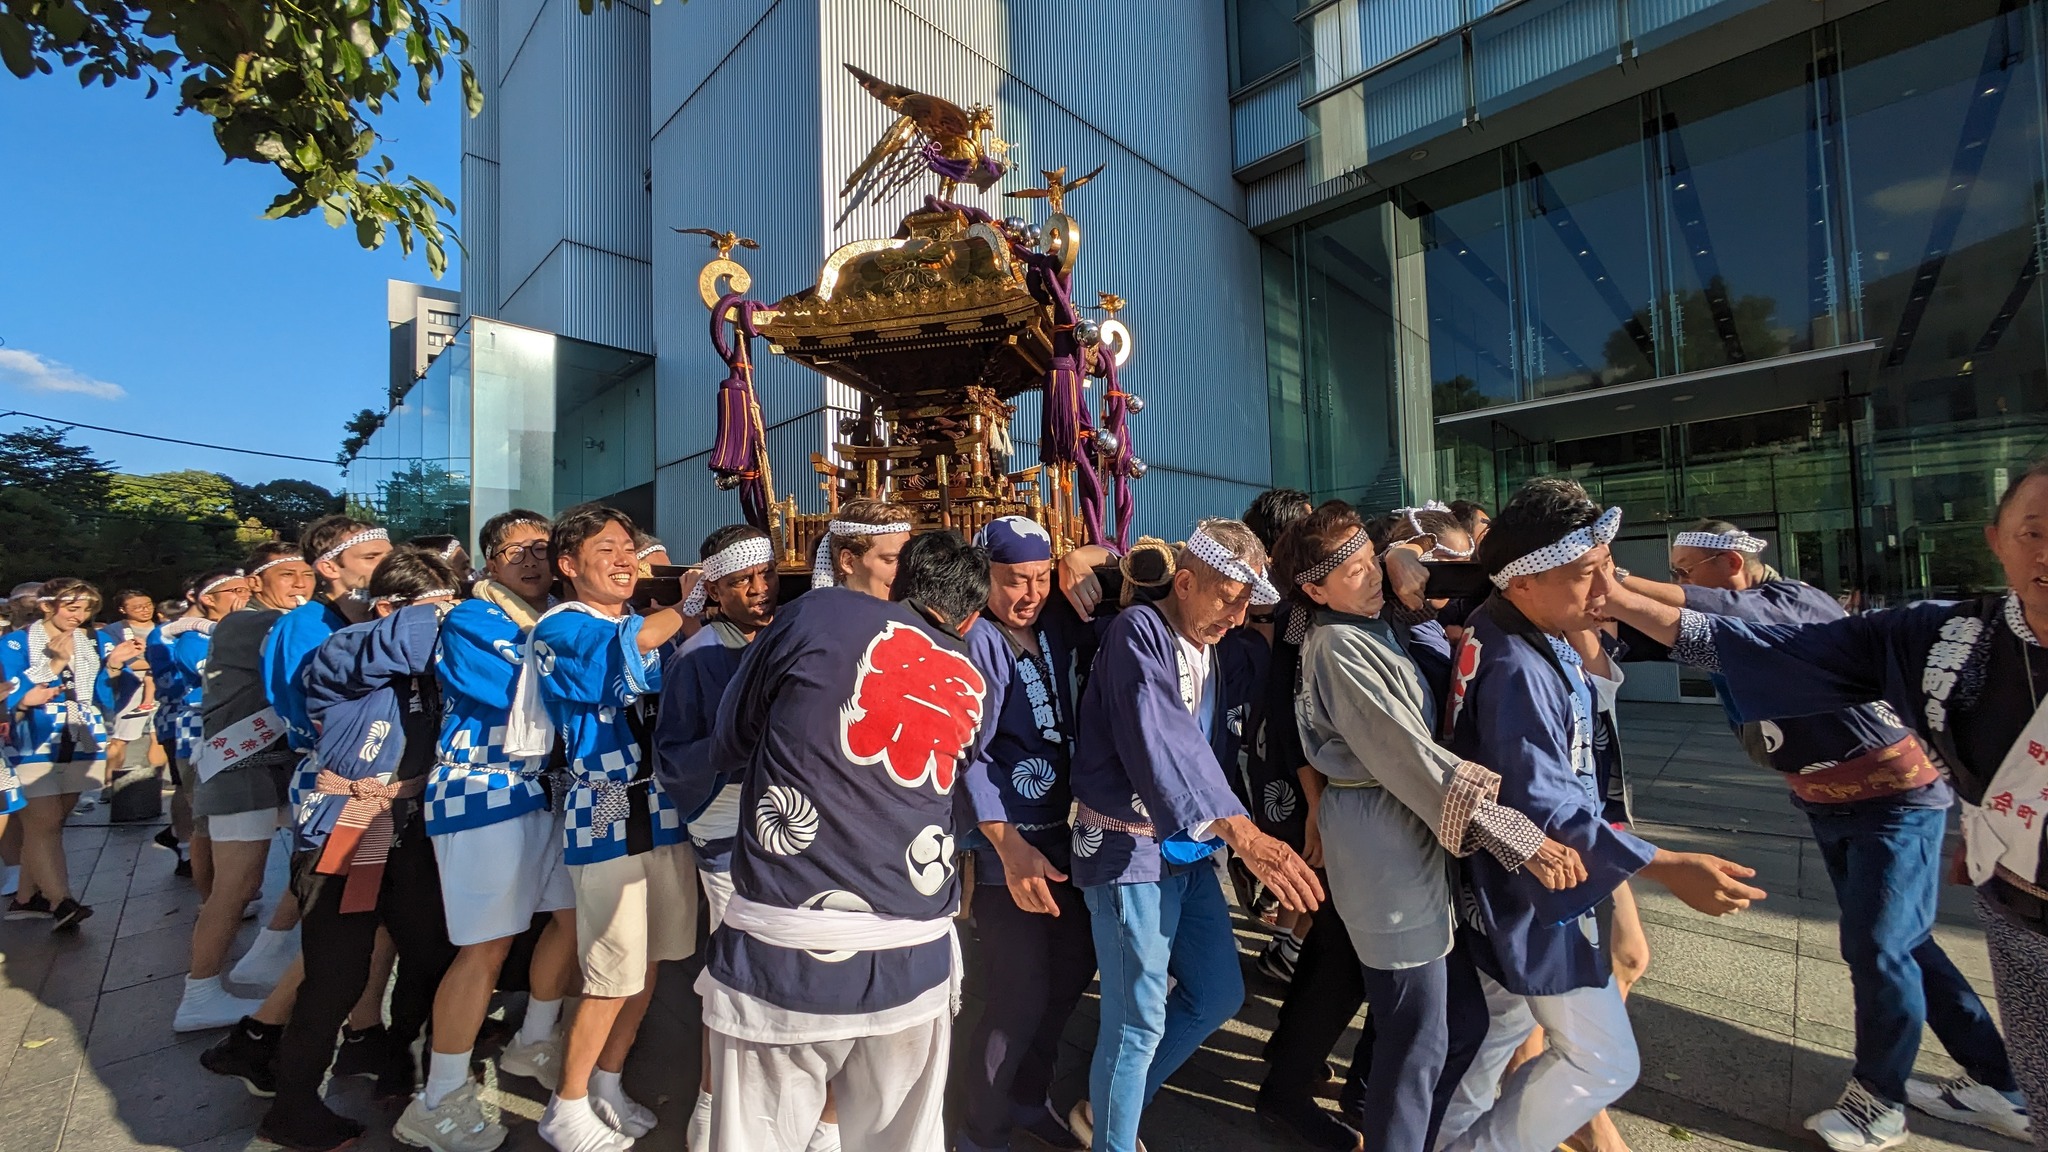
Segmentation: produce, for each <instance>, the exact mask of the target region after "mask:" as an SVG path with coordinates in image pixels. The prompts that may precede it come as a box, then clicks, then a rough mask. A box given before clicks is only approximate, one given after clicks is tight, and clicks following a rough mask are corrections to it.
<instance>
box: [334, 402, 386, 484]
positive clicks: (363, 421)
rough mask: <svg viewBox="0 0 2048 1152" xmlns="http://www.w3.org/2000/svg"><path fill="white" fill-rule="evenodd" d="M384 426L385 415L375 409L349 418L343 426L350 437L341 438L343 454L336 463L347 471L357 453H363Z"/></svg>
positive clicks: (363, 411)
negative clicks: (365, 446)
mask: <svg viewBox="0 0 2048 1152" xmlns="http://www.w3.org/2000/svg"><path fill="white" fill-rule="evenodd" d="M383 426H384V414H383V413H381V412H378V411H375V410H374V409H370V408H365V409H363V410H362V411H360V412H357V413H356V414H355V415H353V416H351V417H349V418H348V423H346V424H343V425H342V426H341V429H342V431H344V432H346V433H348V435H346V436H343V437H342V438H341V454H340V455H338V456H336V457H335V458H334V462H335V463H337V464H339V465H341V466H342V468H343V469H344V470H346V469H347V468H348V466H349V465H350V464H352V463H354V462H355V458H356V453H358V452H361V451H362V450H363V446H364V445H366V444H368V443H369V442H370V437H372V436H375V435H376V434H377V429H379V428H382V427H383Z"/></svg>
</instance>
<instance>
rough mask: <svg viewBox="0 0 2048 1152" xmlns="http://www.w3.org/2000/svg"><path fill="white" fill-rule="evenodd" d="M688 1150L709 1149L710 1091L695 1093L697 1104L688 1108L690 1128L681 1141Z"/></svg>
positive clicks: (699, 1150)
mask: <svg viewBox="0 0 2048 1152" xmlns="http://www.w3.org/2000/svg"><path fill="white" fill-rule="evenodd" d="M683 1146H684V1147H686V1148H688V1149H689V1152H710V1150H711V1093H709V1092H699V1093H697V1106H696V1107H695V1108H693V1109H691V1110H690V1130H689V1133H688V1135H687V1136H686V1137H685V1139H684V1141H683Z"/></svg>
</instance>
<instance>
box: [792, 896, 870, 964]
mask: <svg viewBox="0 0 2048 1152" xmlns="http://www.w3.org/2000/svg"><path fill="white" fill-rule="evenodd" d="M798 907H800V908H822V909H824V910H825V911H827V912H873V911H874V910H875V906H874V905H872V904H870V903H868V902H867V901H865V900H863V899H861V898H860V897H858V896H856V895H854V894H853V893H851V892H848V891H846V890H845V889H843V888H828V889H826V890H825V891H823V892H820V893H818V894H817V895H816V896H813V897H811V898H810V899H808V900H806V901H804V902H803V903H802V904H800V905H798ZM806 951H807V952H809V953H810V957H811V959H813V960H822V961H824V962H825V963H827V964H837V963H839V962H841V961H843V960H849V959H852V958H853V957H854V956H857V955H859V953H857V952H854V951H850V950H849V951H844V952H816V951H811V950H809V949H806Z"/></svg>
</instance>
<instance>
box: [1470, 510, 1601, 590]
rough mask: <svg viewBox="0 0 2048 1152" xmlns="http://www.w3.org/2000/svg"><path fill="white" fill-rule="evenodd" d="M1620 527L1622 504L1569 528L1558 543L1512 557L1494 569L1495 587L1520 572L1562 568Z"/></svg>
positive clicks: (1503, 585) (1527, 574) (1498, 586)
mask: <svg viewBox="0 0 2048 1152" xmlns="http://www.w3.org/2000/svg"><path fill="white" fill-rule="evenodd" d="M1619 531H1621V509H1620V508H1619V507H1614V508H1609V509H1608V510H1607V511H1606V512H1603V513H1601V515H1600V518H1599V519H1598V520H1595V521H1593V522H1592V523H1591V524H1588V525H1586V526H1585V527H1583V528H1578V529H1574V530H1573V531H1571V532H1567V533H1566V534H1565V535H1564V538H1563V539H1561V540H1559V541H1558V542H1557V543H1555V544H1551V545H1549V546H1547V547H1543V548H1538V549H1537V550H1535V551H1534V552H1531V553H1529V554H1528V555H1526V556H1523V557H1521V558H1519V559H1516V560H1510V561H1509V562H1508V563H1507V564H1506V565H1505V566H1504V567H1502V568H1501V570H1500V571H1498V572H1496V573H1494V574H1493V575H1492V576H1491V577H1490V579H1491V580H1492V581H1493V586H1494V587H1495V588H1506V587H1507V586H1508V581H1510V580H1512V579H1514V578H1515V577H1517V576H1535V575H1537V574H1539V573H1542V572H1548V571H1550V570H1551V569H1552V568H1562V567H1564V566H1565V565H1566V564H1569V563H1571V562H1572V561H1574V560H1577V559H1578V558H1579V557H1581V556H1584V555H1585V554H1586V553H1588V552H1591V551H1592V550H1593V549H1595V548H1598V547H1599V546H1600V545H1602V544H1606V543H1608V542H1609V541H1611V540H1613V539H1614V534H1615V533H1617V532H1619Z"/></svg>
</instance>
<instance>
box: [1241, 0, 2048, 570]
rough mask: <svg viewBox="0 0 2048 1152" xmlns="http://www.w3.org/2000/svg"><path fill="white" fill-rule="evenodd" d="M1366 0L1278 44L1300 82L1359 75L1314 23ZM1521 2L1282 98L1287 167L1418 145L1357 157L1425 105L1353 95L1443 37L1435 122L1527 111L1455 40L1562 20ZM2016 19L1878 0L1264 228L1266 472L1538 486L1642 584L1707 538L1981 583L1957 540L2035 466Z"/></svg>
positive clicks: (1335, 485) (2036, 306) (2028, 65)
mask: <svg viewBox="0 0 2048 1152" xmlns="http://www.w3.org/2000/svg"><path fill="white" fill-rule="evenodd" d="M1588 6H1590V5H1588ZM1371 7H1375V6H1374V5H1373V4H1371V3H1369V2H1368V0H1356V2H1355V3H1354V0H1344V2H1343V3H1341V4H1338V5H1332V6H1331V7H1330V8H1328V9H1324V10H1322V11H1319V12H1318V13H1316V15H1315V18H1314V19H1309V20H1308V21H1307V22H1308V24H1309V25H1310V26H1311V28H1312V29H1313V30H1314V31H1313V32H1312V36H1313V37H1314V38H1315V43H1314V44H1313V45H1311V50H1310V51H1308V52H1306V53H1305V54H1304V69H1305V71H1306V72H1307V73H1309V75H1310V79H1309V80H1308V81H1306V82H1305V83H1307V84H1309V85H1310V86H1312V87H1317V88H1318V89H1320V88H1326V87H1332V86H1334V85H1336V84H1337V83H1338V82H1339V81H1342V80H1343V79H1344V78H1345V77H1346V76H1348V75H1353V74H1356V73H1357V72H1358V71H1359V70H1360V69H1361V68H1363V69H1370V68H1371V67H1373V65H1374V63H1375V61H1374V59H1373V55H1374V51H1375V50H1374V48H1373V45H1372V43H1371V40H1370V37H1369V36H1368V37H1365V38H1364V39H1359V38H1358V37H1359V35H1362V33H1357V34H1354V33H1348V32H1347V31H1346V27H1345V26H1344V25H1343V23H1342V19H1341V18H1342V17H1343V16H1344V14H1345V13H1344V12H1343V11H1339V10H1340V9H1344V10H1346V11H1348V10H1350V9H1353V8H1357V9H1360V10H1362V9H1364V8H1371ZM1381 7H1383V5H1382V6H1381ZM1407 7H1409V8H1425V7H1429V6H1427V5H1413V4H1410V5H1407ZM1452 7H1455V5H1453V6H1452ZM1522 7H1523V8H1525V9H1526V12H1525V14H1524V15H1523V16H1521V17H1518V18H1517V19H1518V20H1519V21H1520V23H1519V24H1506V23H1503V24H1499V25H1490V24H1487V25H1478V26H1476V29H1477V30H1475V31H1472V32H1468V33H1467V34H1466V35H1465V36H1464V39H1463V40H1462V41H1460V40H1459V39H1458V38H1457V37H1453V38H1452V39H1451V40H1448V41H1442V42H1439V43H1438V44H1437V45H1436V46H1435V47H1426V48H1424V49H1422V50H1421V51H1420V52H1419V53H1417V54H1415V55H1413V56H1411V57H1408V58H1406V59H1405V60H1403V61H1400V62H1398V63H1397V64H1395V65H1393V66H1392V67H1391V69H1382V70H1381V71H1380V72H1368V73H1367V74H1366V76H1365V79H1364V80H1363V81H1361V82H1359V83H1355V84H1352V85H1351V86H1350V87H1348V88H1338V89H1337V92H1338V94H1339V95H1340V96H1341V95H1343V94H1344V93H1358V94H1359V100H1360V107H1359V108H1358V109H1354V110H1353V111H1346V112H1342V113H1339V112H1335V111H1331V112H1328V113H1325V114H1322V115H1321V117H1320V119H1317V118H1316V117H1317V113H1316V108H1317V107H1318V106H1319V105H1315V104H1307V105H1305V106H1304V111H1305V112H1307V113H1309V114H1310V116H1311V118H1312V119H1314V120H1315V123H1316V132H1317V135H1315V136H1311V138H1310V139H1309V142H1308V156H1309V166H1310V167H1311V168H1316V167H1317V166H1318V165H1319V164H1320V165H1323V166H1324V167H1326V168H1330V169H1331V170H1341V169H1342V168H1343V167H1344V164H1347V163H1354V160H1352V159H1344V160H1341V161H1340V162H1336V163H1333V162H1331V161H1330V159H1329V157H1330V155H1331V154H1332V152H1333V150H1336V149H1340V148H1342V147H1345V146H1347V145H1345V144H1344V140H1343V139H1342V138H1338V137H1335V136H1334V135H1333V133H1332V124H1333V123H1335V122H1338V121H1339V120H1341V119H1342V118H1344V117H1350V116H1352V115H1353V114H1354V112H1355V113H1356V114H1357V115H1358V116H1359V117H1361V118H1362V119H1361V120H1360V124H1361V127H1360V128H1359V129H1358V135H1357V140H1358V141H1361V143H1358V145H1357V147H1358V149H1359V152H1358V156H1357V157H1356V158H1355V162H1362V161H1363V156H1364V151H1363V150H1364V149H1365V148H1366V147H1367V146H1368V145H1369V144H1372V143H1374V142H1389V143H1392V144H1394V145H1400V144H1403V143H1405V142H1407V141H1408V140H1411V139H1422V138H1424V137H1425V136H1427V135H1429V134H1430V133H1431V132H1436V131H1440V125H1439V126H1436V127H1429V126H1428V125H1425V129H1426V130H1425V129H1418V131H1420V132H1422V135H1416V136H1403V135H1400V134H1398V133H1396V134H1393V135H1386V134H1385V133H1384V132H1380V133H1378V134H1376V130H1375V129H1374V127H1373V125H1374V123H1375V119H1374V118H1375V117H1376V116H1381V115H1383V113H1382V111H1380V108H1381V107H1382V106H1384V107H1385V108H1395V107H1397V106H1398V107H1400V108H1411V109H1412V108H1416V107H1421V105H1419V104H1416V103H1415V102H1413V101H1410V102H1408V103H1406V104H1402V103H1400V102H1398V101H1386V102H1383V105H1376V104H1375V101H1374V96H1373V93H1374V91H1375V90H1376V89H1375V88H1374V85H1375V84H1378V85H1381V86H1382V87H1384V86H1386V85H1393V84H1397V83H1420V82H1421V81H1419V80H1416V79H1415V77H1419V76H1423V75H1425V74H1426V72H1427V70H1428V69H1429V68H1430V67H1432V66H1433V65H1432V64H1431V59H1430V58H1431V54H1432V53H1436V52H1439V51H1442V50H1444V49H1443V45H1444V44H1446V43H1448V44H1450V45H1451V48H1450V49H1448V51H1451V52H1453V53H1454V54H1458V55H1459V56H1460V61H1459V68H1460V70H1461V71H1460V75H1461V76H1462V77H1464V78H1465V79H1464V80H1463V81H1461V83H1463V84H1465V85H1467V87H1466V88H1464V89H1462V90H1461V92H1460V93H1459V94H1457V97H1456V99H1455V100H1453V101H1451V104H1452V105H1458V106H1461V107H1462V106H1463V105H1462V104H1460V102H1461V101H1474V100H1476V101H1477V102H1478V104H1479V105H1480V110H1481V113H1482V114H1484V113H1485V111H1486V107H1485V103H1486V99H1487V98H1489V93H1493V94H1496V95H1500V96H1501V98H1503V99H1504V98H1505V95H1504V94H1506V93H1509V92H1517V91H1519V92H1526V90H1527V89H1528V88H1529V86H1530V85H1532V84H1533V85H1537V86H1538V87H1541V86H1542V85H1541V84H1538V82H1537V79H1535V78H1533V77H1528V76H1517V75H1514V74H1512V73H1513V70H1512V69H1508V68H1506V67H1505V65H1502V67H1501V68H1498V69H1495V71H1497V72H1500V73H1501V74H1500V75H1490V74H1489V72H1488V65H1487V63H1486V60H1485V59H1483V56H1484V53H1481V52H1480V47H1481V43H1480V42H1481V41H1485V40H1487V39H1488V38H1489V37H1493V38H1496V39H1501V38H1507V37H1511V36H1513V35H1514V34H1515V32H1514V30H1515V28H1516V27H1520V26H1522V25H1526V24H1528V23H1530V22H1531V21H1534V20H1537V19H1538V18H1539V17H1540V18H1544V19H1552V20H1562V19H1565V17H1564V16H1561V15H1559V13H1568V11H1569V10H1570V9H1572V8H1573V6H1572V5H1568V4H1553V3H1546V2H1541V0H1531V2H1529V3H1527V4H1525V5H1523V6H1522ZM1605 7H1606V9H1612V8H1613V4H1612V0H1606V3H1605ZM1624 7H1625V8H1626V9H1627V10H1628V11H1629V12H1636V11H1637V10H1638V9H1640V10H1642V13H1647V14H1654V13H1653V10H1662V9H1665V8H1674V7H1677V5H1673V4H1663V5H1657V4H1648V3H1634V2H1631V3H1629V4H1627V5H1625V6H1624ZM1325 13H1327V14H1328V15H1327V16H1325ZM1546 14H1548V15H1546ZM2044 14H2048V12H2044V4H2043V3H2040V2H2025V3H2023V2H2018V0H1950V2H1948V3H1944V4H1939V5H1936V4H1923V3H1915V2H1913V0H1888V2H1886V3H1881V4H1877V5H1874V6H1871V7H1868V8H1865V9H1863V10H1861V11H1859V12H1855V13H1853V14H1851V15H1848V16H1845V17H1843V18H1842V19H1839V20H1836V21H1834V22H1832V23H1828V24H1824V25H1821V26H1820V27H1818V28H1816V29H1813V30H1811V31H1809V32H1802V33H1800V34H1798V35H1797V36H1794V37H1792V38H1790V39H1785V40H1781V41H1779V42H1777V43H1775V44H1771V45H1769V46H1767V47H1764V48H1762V49H1760V50H1756V51H1752V52H1749V53H1747V54H1745V55H1742V56H1739V57H1736V58H1734V59H1732V60H1728V61H1727V62H1725V63H1721V64H1718V65H1715V66H1713V67H1710V68H1706V69H1704V70H1700V71H1695V72H1692V73H1691V74H1689V75H1683V76H1681V77H1679V78H1677V79H1673V80H1670V81H1669V82H1667V83H1664V84H1662V85H1661V86H1659V87H1656V88H1654V89H1652V90H1650V91H1647V92H1644V93H1642V94H1640V95H1639V96H1636V97H1633V98H1631V99H1629V100H1626V101H1624V102H1621V103H1617V104H1613V105H1611V106H1609V107H1605V108H1600V109H1598V110H1596V111H1593V112H1590V113H1588V114H1584V115H1579V116H1577V117H1575V118H1573V119H1569V120H1567V121H1565V122H1564V123H1561V124H1558V125H1556V126H1554V127H1549V128H1546V129H1543V130H1540V131H1536V132H1533V133H1532V134H1529V135H1527V136H1525V137H1523V138H1521V139H1519V140H1516V141H1515V142H1513V143H1512V144H1508V145H1506V146H1504V147H1499V148H1495V149H1492V150H1490V151H1487V152H1484V153H1482V154H1480V155H1478V156H1476V157H1472V158H1470V159H1466V160H1461V161H1459V162H1458V163H1456V164H1453V165H1451V166H1448V167H1444V168H1441V169H1438V170H1437V171H1434V172H1431V173H1429V174H1427V175H1423V176H1419V177H1416V178H1414V179H1411V180H1408V181H1406V182H1404V183H1402V184H1400V185H1398V186H1395V187H1392V188H1386V189H1383V190H1380V191H1378V192H1376V193H1375V194H1374V195H1372V196H1371V197H1369V198H1366V199H1364V200H1360V201H1358V202H1356V203H1353V204H1350V205H1347V206H1345V207H1343V208H1341V209H1338V210H1336V211H1333V212H1331V213H1329V214H1328V215H1325V216H1322V217H1318V218H1311V219H1308V220H1305V221H1303V222H1301V223H1297V224H1294V225H1292V226H1289V227H1287V228H1285V229H1283V230H1281V231H1278V232H1275V233H1272V234H1270V235H1267V236H1265V237H1263V240H1264V242H1265V249H1264V263H1263V268H1264V276H1265V303H1266V329H1267V337H1268V341H1267V342H1268V386H1269V391H1270V402H1271V411H1272V417H1273V418H1272V425H1271V426H1272V437H1273V445H1272V448H1273V459H1274V461H1275V477H1274V479H1275V482H1276V483H1282V484H1293V485H1296V486H1299V487H1303V488H1307V489H1309V490H1311V491H1313V492H1315V493H1316V494H1317V495H1318V496H1335V497H1342V498H1345V499H1350V500H1355V501H1359V502H1361V503H1363V504H1365V505H1366V506H1368V507H1372V508H1382V507H1390V506H1393V505H1394V504H1396V503H1399V502H1402V501H1404V500H1411V499H1419V498H1423V497H1437V498H1441V499H1446V500H1448V499H1453V498H1458V497H1464V498H1470V499H1476V500H1479V501H1481V502H1482V503H1486V504H1488V505H1489V506H1492V505H1495V504H1497V503H1498V501H1499V500H1500V499H1501V498H1502V495H1503V494H1504V493H1506V492H1509V491H1511V490H1512V489H1513V488H1514V487H1515V486H1517V485H1519V484H1520V483H1521V482H1522V481H1523V480H1525V479H1527V478H1529V477H1531V476H1536V475H1543V474H1553V473H1555V474H1565V475H1570V476H1573V477H1575V478H1577V479H1579V480H1580V481H1581V482H1583V483H1585V484H1586V486H1587V487H1588V488H1589V489H1590V490H1592V491H1593V493H1594V495H1595V496H1596V498H1598V499H1601V500H1603V501H1605V502H1607V503H1613V504H1619V505H1621V506H1622V507H1623V508H1624V509H1625V510H1626V524H1627V528H1626V530H1625V531H1626V539H1625V540H1624V541H1623V543H1622V544H1621V545H1620V546H1619V548H1618V551H1619V552H1620V554H1621V555H1622V557H1623V560H1624V562H1625V563H1630V564H1632V565H1634V566H1636V567H1638V568H1641V569H1643V570H1645V571H1661V570H1662V569H1663V557H1662V551H1663V548H1664V542H1665V540H1666V539H1667V538H1668V534H1669V533H1670V532H1672V531H1675V530H1677V529H1678V528H1680V527H1682V526H1683V524H1684V523H1686V522H1689V521H1691V520H1694V519H1697V518H1700V517H1705V516H1711V517H1715V518H1720V519H1728V520H1733V521H1735V522H1737V523H1739V524H1741V525H1743V526H1744V527H1746V528H1748V529H1749V530H1751V531H1753V532H1757V533H1759V534H1761V535H1764V536H1766V537H1768V538H1770V539H1771V540H1772V541H1773V543H1774V546H1775V547H1774V549H1773V551H1772V552H1771V553H1769V554H1768V555H1769V556H1771V557H1773V558H1775V562H1776V564H1777V565H1778V567H1780V568H1781V569H1782V570H1784V571H1786V572H1787V573H1788V574H1792V575H1797V576H1800V577H1802V578H1804V579H1806V580H1808V581H1811V582H1813V583H1815V584H1818V585H1820V586H1822V587H1825V588H1828V589H1830V590H1831V591H1834V592H1836V593H1838V594H1842V595H1852V596H1855V597H1857V598H1858V599H1859V600H1860V601H1861V602H1862V603H1864V604H1873V605H1874V604H1879V603H1887V602H1899V601H1902V600H1906V599H1910V598H1917V597H1926V596H1944V595H1953V594H1957V593H1960V592H1965V591H1969V590H1974V589H1978V588H1983V587H1995V586H1998V584H1999V583H2000V581H2001V577H2000V575H1999V573H1998V572H1997V571H1996V569H1995V566H1994V564H1993V562H1992V560H1991V558H1990V556H1989V555H1988V553H1987V552H1986V550H1985V548H1984V546H1983V543H1982V537H1981V528H1982V525H1983V524H1984V522H1985V521H1986V519H1987V518H1988V516H1989V513H1990V510H1991V505H1992V503H1993V502H1994V501H1995V499H1996V497H1997V493H1998V491H1999V490H2000V489H2001V488H2002V487H2003V485H2004V483H2005V481H2006V479H2007V477H2008V476H2010V475H2012V474H2013V473H2014V471H2015V470H2016V469H2018V468H2019V467H2022V466H2023V464H2024V462H2025V461H2027V460H2030V459H2032V458H2035V457H2037V456H2040V455H2042V454H2043V453H2044V452H2048V299H2044V293H2043V292H2042V291H2041V290H2040V288H2039V287H2038V286H2037V285H2036V284H2035V281H2036V279H2037V278H2038V275H2039V272H2040V268H2041V261H2042V258H2043V243H2044V228H2048V215H2044V212H2048V149H2044V137H2048V102H2044V86H2043V67H2042V61H2043V54H2044V49H2048V28H2044ZM1502 15H1503V16H1504V15H1505V13H1503V14H1502ZM1646 18H1647V17H1646ZM1738 18H1740V17H1738ZM1552 33H1553V34H1555V33H1556V29H1555V28H1553V29H1552ZM1475 54H1477V55H1475ZM1503 59H1505V58H1503ZM1611 59H1612V57H1611V56H1610V57H1609V60H1610V61H1611ZM1546 75H1548V76H1549V79H1548V80H1545V81H1544V83H1550V82H1556V83H1563V82H1565V81H1568V80H1569V79H1571V73H1570V69H1568V68H1566V69H1561V70H1559V71H1557V72H1555V73H1554V74H1546ZM1447 106H1450V105H1447ZM1384 114H1391V113H1390V112H1389V113H1384ZM1457 122H1458V120H1457V118H1456V117H1453V118H1452V119H1451V121H1450V123H1451V125H1452V126H1453V127H1455V126H1456V124H1457ZM1418 123H1422V121H1418ZM1430 124H1435V121H1431V122H1430ZM1345 131H1349V129H1345Z"/></svg>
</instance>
